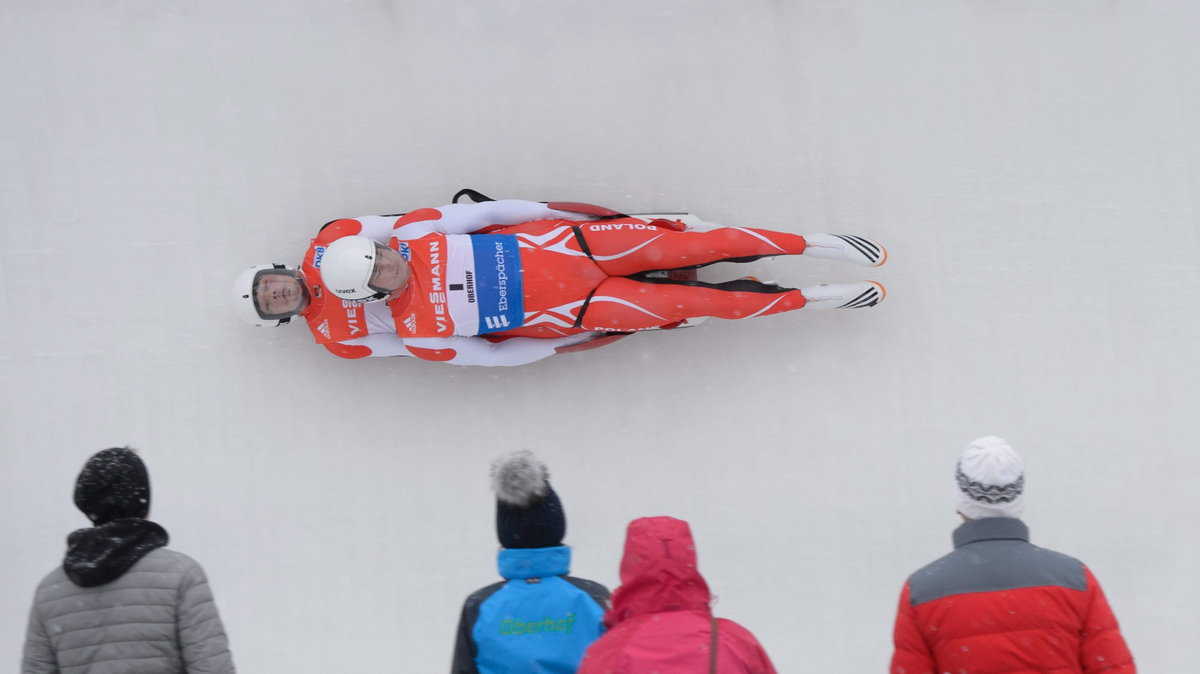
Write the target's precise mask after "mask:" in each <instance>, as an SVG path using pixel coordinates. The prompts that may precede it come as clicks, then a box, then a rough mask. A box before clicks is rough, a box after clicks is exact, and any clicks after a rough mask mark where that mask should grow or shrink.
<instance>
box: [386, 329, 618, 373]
mask: <svg viewBox="0 0 1200 674" xmlns="http://www.w3.org/2000/svg"><path fill="white" fill-rule="evenodd" d="M595 336H596V333H592V332H584V333H580V334H578V335H568V336H566V337H556V338H553V339H541V338H534V337H513V338H511V339H506V340H504V341H502V342H491V341H488V340H487V339H484V338H483V337H423V338H408V339H404V340H403V341H404V344H405V346H406V347H407V348H408V351H409V353H410V354H412V355H414V356H416V357H417V358H421V359H423V360H436V361H440V362H443V363H450V364H451V365H485V366H510V365H525V364H526V363H532V362H534V361H537V360H541V359H543V358H547V357H549V356H553V355H554V354H555V353H558V351H557V350H558V349H559V348H561V347H567V346H571V345H573V344H578V343H580V342H584V341H587V340H589V339H592V338H594V337H595Z"/></svg>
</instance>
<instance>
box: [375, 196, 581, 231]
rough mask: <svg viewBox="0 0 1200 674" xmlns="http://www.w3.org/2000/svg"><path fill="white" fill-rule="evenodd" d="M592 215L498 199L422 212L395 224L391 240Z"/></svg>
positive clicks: (541, 204) (409, 215)
mask: <svg viewBox="0 0 1200 674" xmlns="http://www.w3.org/2000/svg"><path fill="white" fill-rule="evenodd" d="M592 219H594V218H593V217H592V216H591V215H589V214H586V213H578V212H572V211H563V210H558V209H554V208H551V207H550V206H548V205H546V204H543V203H541V202H539V201H525V200H523V199H500V200H497V201H485V202H482V203H478V204H449V205H447V206H439V207H437V208H422V209H421V210H419V211H413V212H412V213H408V214H407V215H405V216H404V217H401V218H400V219H399V220H396V221H395V223H396V229H395V231H394V232H393V233H392V234H393V236H395V237H396V238H398V239H400V240H411V239H419V238H421V237H422V236H425V235H426V234H429V233H431V232H437V233H439V234H470V233H472V232H477V231H479V230H481V229H483V228H485V227H490V226H493V225H501V226H503V225H517V224H520V223H522V222H531V221H533V220H592Z"/></svg>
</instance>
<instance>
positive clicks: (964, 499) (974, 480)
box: [955, 435, 1025, 520]
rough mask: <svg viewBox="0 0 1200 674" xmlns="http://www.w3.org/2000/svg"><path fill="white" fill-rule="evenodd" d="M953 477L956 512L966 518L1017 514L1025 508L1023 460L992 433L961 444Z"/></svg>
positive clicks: (1019, 514)
mask: <svg viewBox="0 0 1200 674" xmlns="http://www.w3.org/2000/svg"><path fill="white" fill-rule="evenodd" d="M955 481H956V483H957V487H958V489H957V492H956V493H957V497H958V502H957V506H958V512H960V513H962V514H963V515H965V516H966V517H967V518H968V519H972V520H977V519H980V518H984V517H1020V516H1021V511H1022V510H1023V509H1024V508H1025V463H1024V462H1023V461H1021V457H1020V456H1018V455H1017V453H1016V452H1015V451H1013V448H1012V447H1009V446H1008V443H1007V442H1005V441H1004V440H1003V439H1001V438H998V437H996V436H994V435H988V436H986V437H982V438H979V439H977V440H973V441H971V444H969V445H967V446H966V447H964V448H963V451H962V457H961V458H959V460H958V470H957V471H955Z"/></svg>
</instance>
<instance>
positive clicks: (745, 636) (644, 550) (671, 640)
mask: <svg viewBox="0 0 1200 674" xmlns="http://www.w3.org/2000/svg"><path fill="white" fill-rule="evenodd" d="M710 601H711V595H709V592H708V584H707V583H706V582H705V581H704V577H703V576H701V575H700V571H699V569H698V568H697V567H696V546H695V543H693V541H692V532H691V530H690V529H689V527H688V524H687V522H684V521H682V520H677V519H675V518H673V517H643V518H641V519H636V520H634V521H632V522H630V523H629V530H628V534H627V537H626V539H625V557H624V558H623V559H622V560H621V587H619V588H617V590H616V592H614V593H613V596H612V608H611V609H609V610H608V613H607V614H606V615H605V616H604V623H605V625H607V626H608V629H609V631H608V632H606V633H605V634H604V636H602V637H600V639H598V640H597V641H595V642H593V643H592V645H591V646H590V647H589V648H588V650H587V652H586V653H585V654H584V656H583V663H582V665H581V666H580V667H579V674H618V673H619V674H650V673H651V672H688V673H696V674H699V673H701V672H720V673H721V674H775V667H774V666H772V664H771V660H770V658H768V657H767V653H766V651H764V650H763V647H762V646H761V645H759V643H758V640H757V639H755V638H754V635H752V634H750V632H749V631H748V630H746V628H744V627H742V626H741V625H739V624H737V623H735V622H733V621H732V620H726V619H724V618H715V617H714V616H713V614H712V609H711V608H710V607H709V602H710ZM714 645H715V649H714V648H713V647H714Z"/></svg>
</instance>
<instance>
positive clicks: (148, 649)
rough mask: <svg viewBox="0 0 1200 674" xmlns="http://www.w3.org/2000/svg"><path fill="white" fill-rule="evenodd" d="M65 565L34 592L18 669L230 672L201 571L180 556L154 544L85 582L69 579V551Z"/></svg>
mask: <svg viewBox="0 0 1200 674" xmlns="http://www.w3.org/2000/svg"><path fill="white" fill-rule="evenodd" d="M100 530H101V528H97V529H91V530H85V531H95V532H100ZM164 542H165V541H164ZM65 566H66V567H67V568H68V569H71V570H72V572H71V576H74V578H69V577H68V573H67V571H66V570H64V568H61V567H60V568H58V569H56V570H54V571H53V572H52V573H51V574H50V575H48V576H46V578H45V580H43V581H42V583H41V585H39V586H38V589H37V593H36V594H35V596H34V602H33V610H32V611H31V612H30V616H29V628H28V632H27V634H26V638H25V656H24V660H23V662H22V666H21V671H22V673H23V674H210V673H211V674H232V673H233V672H234V668H233V657H232V655H230V652H229V644H228V641H227V639H226V637H225V628H224V627H223V626H222V624H221V618H220V616H219V615H218V614H217V608H216V604H214V603H213V596H212V592H211V590H210V589H209V586H208V579H207V578H206V577H205V575H204V569H202V568H201V567H200V565H199V564H197V563H196V562H195V561H194V560H193V559H191V558H190V557H188V556H187V555H183V554H180V553H178V552H174V551H172V550H167V549H166V548H162V547H157V548H155V549H152V550H150V551H149V552H144V553H142V554H141V555H140V556H139V558H138V559H137V561H136V562H134V563H133V564H132V566H130V567H129V568H128V570H127V571H125V572H124V573H122V574H121V575H120V576H119V577H118V578H116V579H115V580H112V581H111V582H107V583H104V584H101V585H95V586H92V587H82V586H81V585H79V584H76V583H77V582H78V581H79V578H78V575H79V574H78V572H77V570H78V568H79V563H78V560H76V563H75V564H74V565H72V559H71V556H70V554H68V558H67V564H66V565H65ZM93 566H95V565H94V564H93Z"/></svg>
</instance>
